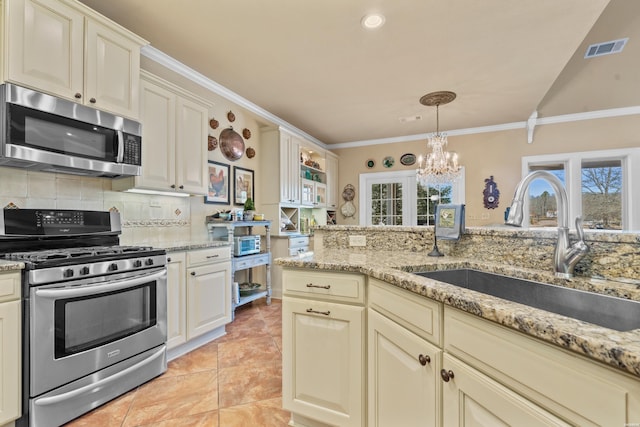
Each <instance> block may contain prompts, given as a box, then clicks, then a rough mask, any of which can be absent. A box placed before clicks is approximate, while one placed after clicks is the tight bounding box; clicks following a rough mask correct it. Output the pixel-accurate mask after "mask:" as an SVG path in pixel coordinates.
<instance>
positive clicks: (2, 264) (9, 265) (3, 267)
mask: <svg viewBox="0 0 640 427" xmlns="http://www.w3.org/2000/svg"><path fill="white" fill-rule="evenodd" d="M23 268H24V263H23V262H17V261H5V260H3V259H0V271H16V270H22V269H23Z"/></svg>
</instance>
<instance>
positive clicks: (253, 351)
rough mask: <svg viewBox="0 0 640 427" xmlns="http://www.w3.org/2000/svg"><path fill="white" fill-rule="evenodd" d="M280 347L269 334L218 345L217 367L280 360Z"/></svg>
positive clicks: (250, 364) (249, 364)
mask: <svg viewBox="0 0 640 427" xmlns="http://www.w3.org/2000/svg"><path fill="white" fill-rule="evenodd" d="M281 359H282V355H281V354H280V349H279V348H278V346H276V344H275V342H274V341H273V338H272V337H271V336H266V337H260V338H247V339H242V340H239V341H231V342H225V343H220V344H219V345H218V369H223V368H228V367H231V366H239V365H242V366H252V365H255V364H259V363H264V362H268V361H275V360H281Z"/></svg>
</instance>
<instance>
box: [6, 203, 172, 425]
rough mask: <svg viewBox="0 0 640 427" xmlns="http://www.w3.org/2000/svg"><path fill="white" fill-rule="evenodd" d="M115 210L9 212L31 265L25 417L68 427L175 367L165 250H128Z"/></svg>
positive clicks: (11, 245)
mask: <svg viewBox="0 0 640 427" xmlns="http://www.w3.org/2000/svg"><path fill="white" fill-rule="evenodd" d="M120 232H121V227H120V216H119V214H118V213H116V212H96V211H72V210H51V209H48V210H35V209H19V210H4V211H3V213H2V215H1V216H0V252H1V253H3V254H4V256H5V258H7V259H11V260H16V261H23V262H24V263H25V266H26V268H25V270H24V273H23V289H22V295H23V301H24V303H23V366H24V372H23V412H24V416H23V417H22V418H21V419H20V420H18V422H17V425H18V426H32V427H43V426H47V427H48V426H59V425H61V424H64V423H65V422H67V421H70V420H71V419H73V418H76V417H78V416H79V415H82V414H83V413H85V412H87V411H89V410H91V409H93V408H95V407H97V406H99V405H101V404H103V403H105V402H107V401H109V400H111V399H113V398H114V397H116V396H119V395H121V394H122V393H124V392H126V391H128V390H130V389H132V388H134V387H136V386H138V385H140V384H142V383H144V382H146V381H148V380H150V379H152V378H154V377H156V376H158V375H160V374H161V373H163V372H164V371H165V370H166V368H167V361H166V345H165V342H166V336H167V322H166V313H167V308H166V307H167V290H166V280H167V271H166V266H165V251H164V250H160V249H153V248H150V247H144V246H120V245H119V237H118V236H119V234H120Z"/></svg>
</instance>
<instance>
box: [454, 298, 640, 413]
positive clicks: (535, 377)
mask: <svg viewBox="0 0 640 427" xmlns="http://www.w3.org/2000/svg"><path fill="white" fill-rule="evenodd" d="M444 322H445V325H444V337H445V351H446V352H448V353H451V354H453V355H455V356H457V357H458V358H459V359H462V360H463V361H465V362H466V363H468V364H469V365H472V366H473V367H475V368H476V369H478V370H480V371H482V372H484V373H486V374H487V375H489V376H492V377H493V378H495V379H497V380H498V381H499V382H501V383H503V384H505V385H506V386H507V387H509V388H511V389H512V390H514V391H516V392H518V393H519V394H521V395H523V396H525V397H527V398H528V399H529V400H531V401H533V402H536V403H537V404H539V405H541V406H543V407H545V408H548V409H549V410H550V411H551V412H553V413H555V414H559V415H560V416H562V417H563V418H565V419H567V420H570V421H571V423H572V424H576V425H581V426H591V425H607V426H614V425H625V423H628V422H632V421H633V422H635V421H634V420H637V419H638V418H633V417H636V416H637V415H638V411H639V410H640V407H639V405H640V382H639V381H638V380H637V378H632V377H631V376H628V375H625V374H623V373H619V372H617V371H615V370H614V369H612V368H608V367H605V366H602V365H599V364H597V363H596V362H591V361H589V360H587V359H585V358H583V357H582V356H579V355H575V354H573V353H570V352H568V351H565V350H563V349H560V348H557V347H555V346H552V345H550V344H547V343H542V342H540V341H538V340H535V339H533V338H530V337H527V336H526V335H524V334H521V333H519V332H516V331H512V330H510V329H508V328H505V327H503V326H501V325H497V324H495V323H493V322H490V321H487V320H483V319H480V318H478V317H476V316H472V315H470V314H468V313H464V312H462V311H460V310H457V309H453V308H450V307H445V320H444Z"/></svg>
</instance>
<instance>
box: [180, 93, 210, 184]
mask: <svg viewBox="0 0 640 427" xmlns="http://www.w3.org/2000/svg"><path fill="white" fill-rule="evenodd" d="M176 110H177V119H176V154H175V155H176V185H177V186H178V190H179V191H183V192H187V193H190V194H202V195H204V194H206V191H207V182H208V181H207V166H208V165H207V137H208V131H207V126H208V125H207V124H208V114H209V111H208V109H207V107H205V106H203V105H202V104H198V103H196V102H194V101H191V100H190V99H187V98H183V97H180V96H179V97H178V98H177V105H176Z"/></svg>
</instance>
